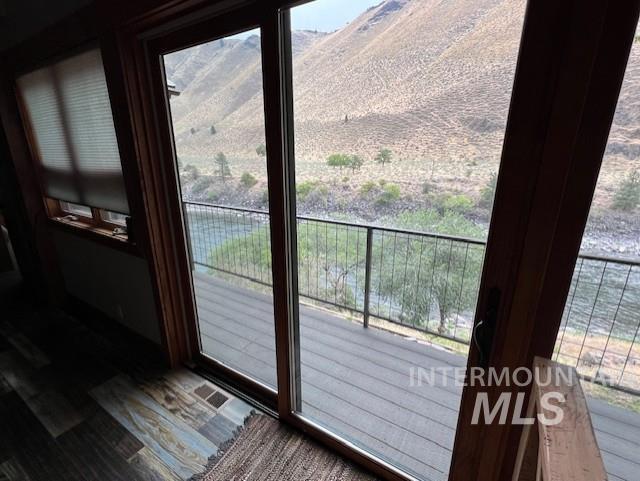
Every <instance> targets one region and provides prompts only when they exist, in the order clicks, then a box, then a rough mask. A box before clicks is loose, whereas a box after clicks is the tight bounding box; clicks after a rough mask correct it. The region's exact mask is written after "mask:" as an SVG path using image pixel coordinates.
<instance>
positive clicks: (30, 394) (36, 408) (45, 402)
mask: <svg viewBox="0 0 640 481" xmlns="http://www.w3.org/2000/svg"><path fill="white" fill-rule="evenodd" d="M0 373H2V375H3V376H4V377H5V378H6V379H7V382H8V383H9V384H10V385H11V386H12V387H13V389H15V391H16V392H17V393H18V394H19V395H20V397H21V398H22V400H23V401H24V402H25V403H26V404H27V405H28V406H29V408H30V409H31V411H32V412H33V413H34V414H35V416H36V417H37V418H38V420H39V421H40V422H41V423H42V424H43V426H45V428H46V429H47V430H48V431H49V433H50V434H51V436H53V437H54V438H55V437H57V436H59V435H60V434H62V433H64V432H66V431H68V430H69V429H71V428H72V427H74V426H76V425H77V424H79V423H80V422H82V420H83V419H84V417H83V416H82V415H81V414H80V413H79V412H78V411H77V410H76V409H75V408H74V407H73V406H72V405H71V403H70V402H69V401H68V399H67V398H66V397H64V396H63V395H62V394H61V393H60V392H58V391H57V390H55V389H54V388H52V387H51V386H50V383H49V381H50V379H46V380H42V381H40V382H36V381H35V380H34V378H35V373H36V370H35V369H33V367H32V366H31V364H29V363H28V362H27V361H26V360H25V359H24V358H23V357H22V356H21V355H20V354H19V353H17V352H14V351H7V352H4V353H1V354H0Z"/></svg>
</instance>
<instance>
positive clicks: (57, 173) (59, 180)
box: [17, 49, 129, 214]
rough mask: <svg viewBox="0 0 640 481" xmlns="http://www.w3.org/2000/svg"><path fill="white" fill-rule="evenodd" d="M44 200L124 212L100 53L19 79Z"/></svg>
mask: <svg viewBox="0 0 640 481" xmlns="http://www.w3.org/2000/svg"><path fill="white" fill-rule="evenodd" d="M17 83H18V88H19V89H20V93H21V95H22V99H23V103H24V106H25V109H26V112H25V113H26V114H27V115H28V117H29V119H28V120H29V121H30V123H31V127H32V132H33V137H34V140H35V143H36V147H37V149H38V154H39V160H40V163H41V167H42V169H41V171H42V176H41V177H42V181H43V184H44V190H45V192H46V194H47V195H48V196H49V197H52V198H55V199H59V200H64V201H67V202H73V203H76V204H83V205H88V206H91V207H97V208H102V209H107V210H110V211H114V212H120V213H123V214H128V213H129V205H128V202H127V195H126V192H125V188H124V181H123V178H122V168H121V165H120V155H119V152H118V143H117V140H116V134H115V128H114V125H113V117H112V114H111V105H110V103H109V94H108V91H107V83H106V80H105V75H104V68H103V65H102V56H101V55H100V50H99V49H96V50H91V51H88V52H84V53H82V54H79V55H76V56H74V57H71V58H67V59H65V60H62V61H60V62H57V63H55V64H53V65H50V66H47V67H45V68H41V69H39V70H36V71H34V72H30V73H28V74H25V75H23V76H21V77H20V78H18V80H17Z"/></svg>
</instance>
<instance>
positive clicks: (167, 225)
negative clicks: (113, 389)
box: [114, 29, 194, 367]
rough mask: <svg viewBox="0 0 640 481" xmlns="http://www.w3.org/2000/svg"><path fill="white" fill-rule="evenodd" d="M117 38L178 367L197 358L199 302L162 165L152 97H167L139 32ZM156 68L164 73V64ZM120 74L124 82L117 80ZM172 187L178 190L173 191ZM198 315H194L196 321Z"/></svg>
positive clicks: (169, 349)
mask: <svg viewBox="0 0 640 481" xmlns="http://www.w3.org/2000/svg"><path fill="white" fill-rule="evenodd" d="M115 39H116V44H117V55H118V56H119V57H120V63H119V71H118V72H115V73H114V82H118V83H119V84H120V87H119V88H121V89H122V90H121V91H120V93H121V94H124V95H123V96H122V97H121V98H120V99H119V100H120V105H119V108H121V109H122V111H121V112H119V114H118V117H119V123H120V128H122V129H128V130H129V131H130V134H126V136H125V137H124V139H125V148H126V149H127V152H126V153H125V156H128V157H127V158H128V159H130V161H129V162H130V164H129V165H128V168H129V167H130V170H136V171H137V172H136V174H137V175H136V176H135V181H134V182H133V184H134V186H135V187H137V190H138V194H136V197H134V198H135V199H136V200H135V204H134V205H133V208H134V209H136V211H140V212H141V213H142V214H143V215H142V216H137V218H138V222H139V224H138V226H139V229H138V230H137V231H136V235H139V234H140V235H142V236H143V240H142V241H141V242H142V245H143V248H144V250H145V252H146V254H147V260H148V261H149V264H150V269H151V272H152V277H151V278H152V281H153V287H154V293H155V297H156V301H157V305H158V315H159V317H160V319H159V323H160V327H161V330H160V331H161V335H162V343H163V346H164V348H165V351H166V354H167V358H168V361H169V364H170V365H171V366H174V367H175V366H178V365H179V364H180V363H182V362H185V361H188V360H189V359H190V358H191V351H190V346H189V341H188V337H187V336H188V334H187V333H188V331H187V326H186V319H189V318H190V315H189V309H191V310H192V309H193V308H190V307H189V306H192V305H193V302H192V300H191V298H190V297H189V294H188V292H185V290H184V287H183V286H184V279H183V278H182V277H181V276H180V274H179V266H178V262H179V261H178V260H177V258H176V252H177V250H178V249H182V250H183V251H184V244H183V245H182V246H180V244H179V243H178V242H177V240H176V238H175V237H176V229H178V232H179V231H180V230H181V229H182V226H181V225H180V224H178V223H176V222H175V216H176V211H175V208H174V209H172V208H171V206H170V205H169V204H168V196H169V193H175V192H176V190H175V173H174V175H173V177H174V179H173V182H172V181H171V178H172V176H171V175H167V173H166V172H165V170H164V167H163V165H162V162H159V161H158V160H159V159H162V152H161V150H160V147H159V139H158V138H157V137H156V135H155V132H156V109H157V106H156V105H154V104H153V102H150V99H153V100H154V101H161V102H163V103H164V94H163V93H162V91H160V92H158V91H157V90H154V91H153V93H154V94H155V95H152V96H151V97H150V96H149V88H150V87H149V86H150V85H151V84H152V82H151V78H152V77H151V76H150V71H149V67H150V66H149V65H148V63H147V53H146V51H145V46H144V45H143V44H142V42H141V41H140V40H139V39H138V38H137V34H136V32H135V29H134V30H122V31H120V32H117V33H116V37H115ZM155 67H156V69H158V68H159V65H158V64H157V65H156V66H155ZM116 75H117V77H119V78H115V77H116ZM160 78H161V77H160ZM157 95H159V98H158V97H157ZM162 108H164V106H162ZM125 112H126V113H125ZM125 115H126V119H125ZM125 122H126V123H125ZM134 159H135V163H137V165H136V166H135V167H134ZM123 167H124V165H123ZM174 169H175V167H174ZM167 184H168V185H170V186H173V190H171V189H170V188H169V187H168V186H167ZM138 196H139V197H138ZM134 215H135V213H134ZM178 215H179V213H178ZM178 218H179V217H178ZM138 231H139V232H138ZM193 315H194V314H193V313H192V312H191V317H192V316H193Z"/></svg>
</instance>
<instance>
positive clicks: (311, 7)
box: [291, 0, 382, 32]
mask: <svg viewBox="0 0 640 481" xmlns="http://www.w3.org/2000/svg"><path fill="white" fill-rule="evenodd" d="M381 1H382V0H316V1H314V2H310V3H306V4H304V5H300V6H299V7H295V8H292V9H291V28H292V29H293V30H318V31H321V32H333V31H334V30H337V29H339V28H341V27H344V26H345V25H346V24H347V23H349V22H350V21H351V20H353V19H354V18H356V17H357V16H358V15H360V14H361V13H362V12H364V11H365V10H366V9H367V8H369V7H372V6H373V5H378V4H379V3H381Z"/></svg>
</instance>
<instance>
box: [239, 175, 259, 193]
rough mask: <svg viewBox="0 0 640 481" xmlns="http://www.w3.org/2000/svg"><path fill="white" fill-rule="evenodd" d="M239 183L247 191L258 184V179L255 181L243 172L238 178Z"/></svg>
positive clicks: (251, 176)
mask: <svg viewBox="0 0 640 481" xmlns="http://www.w3.org/2000/svg"><path fill="white" fill-rule="evenodd" d="M240 183H241V184H242V185H243V186H244V187H246V188H247V189H250V188H251V187H253V186H254V185H256V184H257V183H258V179H256V178H255V177H254V176H253V175H251V174H250V173H249V172H245V173H244V174H242V176H241V177H240Z"/></svg>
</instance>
